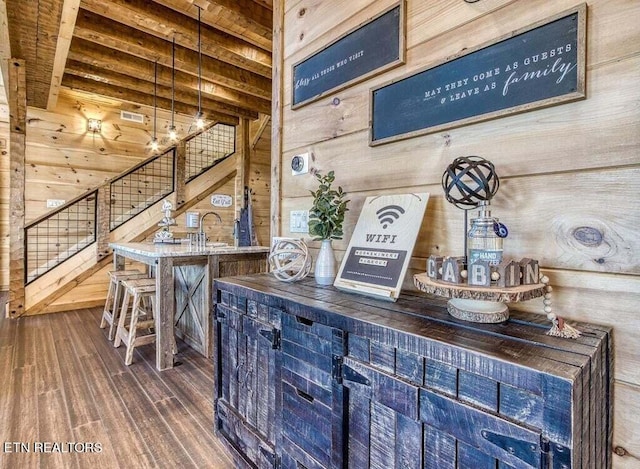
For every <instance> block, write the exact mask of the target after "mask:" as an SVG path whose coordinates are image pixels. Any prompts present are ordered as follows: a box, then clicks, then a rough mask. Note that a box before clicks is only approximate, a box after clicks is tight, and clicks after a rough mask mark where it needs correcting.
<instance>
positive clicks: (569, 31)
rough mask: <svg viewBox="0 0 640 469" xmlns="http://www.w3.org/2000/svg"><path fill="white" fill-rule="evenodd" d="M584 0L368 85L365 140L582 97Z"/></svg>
mask: <svg viewBox="0 0 640 469" xmlns="http://www.w3.org/2000/svg"><path fill="white" fill-rule="evenodd" d="M586 23H587V4H586V3H583V4H580V5H578V6H576V7H574V8H571V9H569V10H565V11H563V12H561V13H558V14H556V15H554V16H551V17H549V18H546V19H544V20H541V21H538V22H537V23H534V24H532V25H530V26H527V27H525V28H521V29H519V30H516V31H513V32H512V33H510V34H507V35H504V36H502V37H500V38H498V39H495V40H492V41H489V42H487V43H484V44H482V45H479V46H478V47H475V48H472V49H469V50H465V51H463V52H461V53H459V54H458V55H456V56H454V57H453V58H449V59H447V60H445V61H442V62H440V63H438V64H436V65H430V66H428V67H426V68H423V69H421V70H418V71H417V72H412V73H411V74H409V75H406V76H403V77H400V78H396V79H394V80H392V81H389V82H387V83H384V84H382V85H380V86H378V87H375V88H372V89H371V90H370V108H369V111H370V115H369V117H370V119H369V145H370V146H376V145H382V144H384V143H388V142H395V141H398V140H404V139H408V138H412V137H416V136H419V135H425V134H430V133H434V132H439V131H442V130H445V129H450V128H455V127H461V126H464V125H467V124H471V123H475V122H481V121H486V120H490V119H495V118H498V117H503V116H508V115H512V114H517V113H522V112H527V111H531V110H534V109H540V108H543V107H549V106H554V105H557V104H561V103H568V102H572V101H577V100H580V99H585V97H586V93H585V89H586V86H585V71H586Z"/></svg>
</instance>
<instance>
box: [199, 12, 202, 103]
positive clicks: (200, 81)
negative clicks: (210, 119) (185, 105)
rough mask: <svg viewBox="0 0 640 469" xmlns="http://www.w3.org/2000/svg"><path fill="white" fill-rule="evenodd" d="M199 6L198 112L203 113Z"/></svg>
mask: <svg viewBox="0 0 640 469" xmlns="http://www.w3.org/2000/svg"><path fill="white" fill-rule="evenodd" d="M201 11H202V9H201V8H200V7H198V114H201V113H202V45H201V39H200V12H201Z"/></svg>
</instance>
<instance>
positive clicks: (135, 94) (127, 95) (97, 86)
mask: <svg viewBox="0 0 640 469" xmlns="http://www.w3.org/2000/svg"><path fill="white" fill-rule="evenodd" d="M62 86H66V87H68V88H70V89H72V90H78V91H84V92H87V93H93V94H99V95H102V96H108V97H111V98H115V99H118V100H120V101H128V102H131V103H136V104H143V105H145V106H151V107H153V95H148V94H146V93H141V92H139V91H133V90H130V89H127V88H122V87H119V86H113V85H109V84H107V83H101V82H97V81H93V80H87V79H85V78H80V77H76V76H73V75H69V74H65V76H64V78H63V79H62ZM156 106H157V107H158V108H160V109H168V110H170V109H171V101H170V100H169V99H165V98H157V99H156ZM197 111H198V107H197V106H190V105H187V104H184V103H180V102H176V103H175V112H178V113H180V114H186V115H195V114H196V112H197ZM202 112H203V114H204V116H205V119H206V120H208V121H218V122H223V123H225V124H231V125H238V123H239V119H238V118H237V117H236V116H231V115H228V114H222V113H219V112H215V111H212V110H210V109H206V108H204V107H203V108H202Z"/></svg>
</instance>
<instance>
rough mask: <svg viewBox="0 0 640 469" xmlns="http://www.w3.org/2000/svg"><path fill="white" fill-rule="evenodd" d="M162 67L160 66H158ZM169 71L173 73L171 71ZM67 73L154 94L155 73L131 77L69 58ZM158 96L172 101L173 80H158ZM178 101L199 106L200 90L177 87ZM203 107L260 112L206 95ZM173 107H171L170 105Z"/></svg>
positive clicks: (253, 116) (252, 116)
mask: <svg viewBox="0 0 640 469" xmlns="http://www.w3.org/2000/svg"><path fill="white" fill-rule="evenodd" d="M158 68H160V67H158ZM169 73H171V72H170V71H169ZM67 74H70V75H74V76H77V77H81V78H86V79H87V80H91V81H97V82H100V83H106V84H109V85H113V86H117V87H120V88H128V89H130V90H133V91H139V92H141V93H145V94H148V95H150V96H153V94H154V90H153V88H154V86H153V74H152V76H151V81H147V80H146V78H145V79H142V77H131V76H130V75H124V74H122V73H116V72H113V71H109V70H102V69H98V68H96V67H92V66H90V65H87V64H83V63H81V62H76V61H74V60H69V61H68V63H67ZM157 96H158V97H159V98H166V99H167V100H168V102H169V103H171V101H170V100H171V81H170V80H169V83H168V84H167V83H165V82H164V81H163V82H160V80H158V86H157ZM174 101H175V102H176V103H178V102H179V103H183V104H187V105H189V106H195V107H197V106H198V91H197V90H188V91H185V90H184V89H182V88H180V89H176V90H175V99H174ZM202 108H203V109H210V110H211V111H216V112H220V113H224V114H230V115H234V116H239V117H246V118H248V119H257V118H258V112H257V111H254V110H250V109H246V108H242V107H238V106H233V105H230V104H225V103H220V102H218V101H214V100H212V99H209V98H207V97H206V96H204V95H203V96H202ZM169 109H171V107H169Z"/></svg>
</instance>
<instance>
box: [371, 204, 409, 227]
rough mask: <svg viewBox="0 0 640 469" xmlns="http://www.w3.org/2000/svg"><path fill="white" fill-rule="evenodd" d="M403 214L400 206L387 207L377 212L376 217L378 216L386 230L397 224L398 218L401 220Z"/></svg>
mask: <svg viewBox="0 0 640 469" xmlns="http://www.w3.org/2000/svg"><path fill="white" fill-rule="evenodd" d="M403 214H404V209H403V208H402V207H400V206H399V205H387V206H386V207H382V208H381V209H380V210H378V211H377V212H376V215H378V221H379V222H380V224H381V225H382V228H384V229H386V228H387V226H389V225H391V224H392V223H393V222H395V221H396V220H397V219H398V218H400V215H403Z"/></svg>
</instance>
